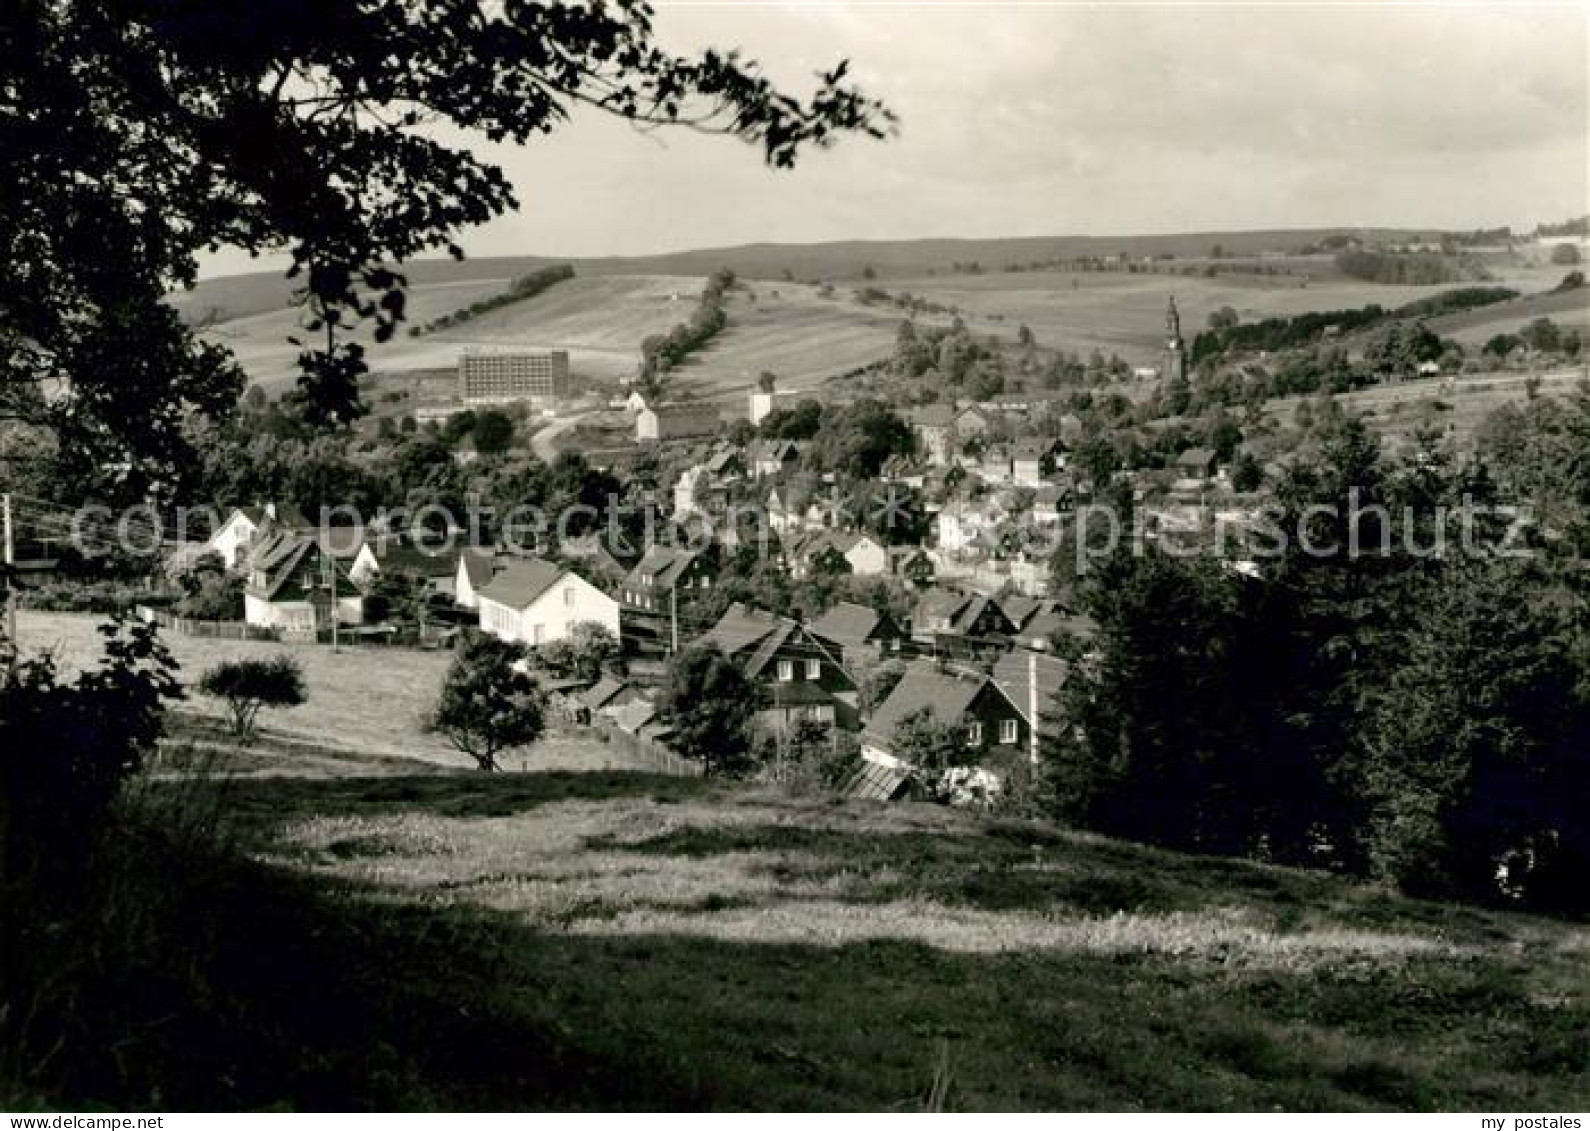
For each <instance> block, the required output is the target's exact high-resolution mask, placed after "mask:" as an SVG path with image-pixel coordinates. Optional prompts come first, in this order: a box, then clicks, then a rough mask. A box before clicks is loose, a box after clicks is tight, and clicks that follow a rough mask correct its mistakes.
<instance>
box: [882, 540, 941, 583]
mask: <svg viewBox="0 0 1590 1131" xmlns="http://www.w3.org/2000/svg"><path fill="white" fill-rule="evenodd" d="M889 572H890V573H892V574H894V575H895V576H896V577H899V578H903V579H904V580H905V581H907V582H909V583H910V584H912V585H915V586H918V587H921V586H927V585H932V584H933V580H934V578H935V577H936V576H937V575H938V570H937V568H936V567H935V566H934V565H933V559H932V557H930V556H929V555H928V552H927V551H926V550H924V549H922V547H920V546H895V547H892V548H891V549H890V550H889Z"/></svg>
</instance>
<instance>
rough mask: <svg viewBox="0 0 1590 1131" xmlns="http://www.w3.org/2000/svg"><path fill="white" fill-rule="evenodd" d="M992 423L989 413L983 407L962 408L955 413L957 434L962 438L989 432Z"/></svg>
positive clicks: (967, 438)
mask: <svg viewBox="0 0 1590 1131" xmlns="http://www.w3.org/2000/svg"><path fill="white" fill-rule="evenodd" d="M990 424H991V421H990V420H989V418H988V413H986V412H984V411H983V410H982V409H980V408H975V407H973V408H966V409H962V410H961V411H960V412H959V413H957V414H956V415H955V435H956V437H957V438H958V439H961V440H969V439H971V438H972V437H973V436H982V435H984V434H985V433H987V431H988V429H989V427H990Z"/></svg>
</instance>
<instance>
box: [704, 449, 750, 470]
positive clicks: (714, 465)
mask: <svg viewBox="0 0 1590 1131" xmlns="http://www.w3.org/2000/svg"><path fill="white" fill-rule="evenodd" d="M740 462H741V461H740V453H739V452H737V451H735V450H734V449H733V448H724V449H723V450H721V451H719V452H716V453H714V454H713V456H712V457H711V458H710V459H708V460H707V462H706V464H705V465H704V466H705V467H706V469H707V470H708V471H710V472H711V473H712V474H714V475H722V474H723V473H724V472H725V471H726V470H727V469H728V468H729V467H731V466H732V465H734V464H737V463H740Z"/></svg>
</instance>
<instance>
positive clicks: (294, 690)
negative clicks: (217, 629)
mask: <svg viewBox="0 0 1590 1131" xmlns="http://www.w3.org/2000/svg"><path fill="white" fill-rule="evenodd" d="M199 693H200V694H201V695H208V696H210V697H211V698H212V699H220V700H223V701H224V702H225V703H226V709H227V712H228V714H229V716H230V718H231V726H232V734H233V736H234V737H236V738H237V739H239V740H241V741H245V742H246V741H248V740H249V739H251V738H253V737H254V723H255V720H256V718H257V717H258V715H259V713H260V709H261V708H263V707H273V708H282V707H296V706H298V705H300V704H301V703H303V702H304V701H305V699H306V698H307V696H306V694H305V692H304V672H303V669H302V668H301V667H300V666H299V664H298V661H297V660H295V659H293V658H292V657H291V656H277V657H275V658H274V659H270V660H225V661H223V662H221V663H219V664H217V665H215V667H213V668H211V669H210V670H209V671H207V672H205V673H204V675H203V676H202V677H201V678H200V680H199Z"/></svg>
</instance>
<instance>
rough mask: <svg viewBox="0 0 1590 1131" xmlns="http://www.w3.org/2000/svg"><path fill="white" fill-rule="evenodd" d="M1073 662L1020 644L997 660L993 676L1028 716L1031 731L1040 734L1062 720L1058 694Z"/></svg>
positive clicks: (1000, 687) (1007, 696) (1006, 695)
mask: <svg viewBox="0 0 1590 1131" xmlns="http://www.w3.org/2000/svg"><path fill="white" fill-rule="evenodd" d="M1070 674H1071V665H1070V663H1068V662H1067V661H1065V660H1062V659H1061V658H1060V657H1058V656H1050V655H1045V654H1043V653H1041V652H1030V651H1028V650H1026V649H1024V648H1017V649H1015V650H1013V651H1010V652H1006V653H1005V654H1004V655H1003V656H1001V657H999V659H998V660H996V661H995V662H994V670H993V680H994V682H995V683H996V684H998V685H999V689H1000V690H1001V691H1003V692H1004V693H1005V697H1006V698H1007V699H1009V700H1010V701H1011V703H1013V704H1014V705H1015V707H1016V710H1018V711H1020V712H1021V717H1022V718H1023V719H1025V720H1026V722H1027V726H1028V728H1029V733H1030V734H1031V735H1033V736H1035V737H1036V738H1041V737H1042V736H1043V734H1044V733H1045V730H1046V728H1047V729H1051V730H1052V729H1053V728H1054V727H1055V726H1056V725H1058V723H1059V717H1060V704H1059V703H1058V702H1057V701H1056V699H1055V696H1056V695H1058V694H1060V690H1061V689H1062V688H1063V687H1064V686H1065V682H1066V677H1067V676H1068V675H1070Z"/></svg>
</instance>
